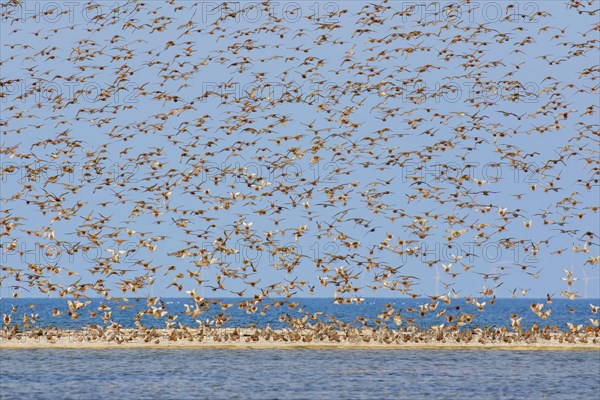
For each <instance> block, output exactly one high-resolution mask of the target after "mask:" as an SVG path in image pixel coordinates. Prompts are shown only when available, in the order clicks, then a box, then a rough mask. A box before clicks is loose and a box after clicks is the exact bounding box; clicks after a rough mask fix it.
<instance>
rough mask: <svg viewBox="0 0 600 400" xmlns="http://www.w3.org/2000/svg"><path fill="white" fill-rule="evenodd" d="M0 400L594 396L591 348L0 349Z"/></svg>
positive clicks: (599, 377)
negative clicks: (542, 349)
mask: <svg viewBox="0 0 600 400" xmlns="http://www.w3.org/2000/svg"><path fill="white" fill-rule="evenodd" d="M0 353H1V357H0V398H2V399H99V398H106V399H150V398H166V399H235V398H238V399H252V398H256V399H283V398H285V399H333V398H344V399H424V398H438V399H450V398H452V399H454V398H456V399H464V398H467V397H470V398H476V399H513V398H519V399H523V398H525V399H593V398H597V395H598V393H599V392H600V352H598V351H497V350H475V351H472V350H458V351H457V350H454V351H444V350H316V349H261V350H252V349H235V350H234V349H185V350H184V349H144V350H140V349H137V350H132V349H112V350H108V349H102V350H90V349H85V350H84V349H81V350H80V349H39V350H6V349H5V350H0Z"/></svg>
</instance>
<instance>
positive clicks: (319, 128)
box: [0, 0, 600, 340]
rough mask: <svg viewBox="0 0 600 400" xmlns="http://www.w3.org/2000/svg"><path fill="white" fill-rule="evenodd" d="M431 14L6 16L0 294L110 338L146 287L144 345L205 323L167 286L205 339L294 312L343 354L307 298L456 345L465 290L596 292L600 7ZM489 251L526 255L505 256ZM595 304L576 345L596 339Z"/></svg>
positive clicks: (259, 11) (26, 11)
mask: <svg viewBox="0 0 600 400" xmlns="http://www.w3.org/2000/svg"><path fill="white" fill-rule="evenodd" d="M36 4H37V3H36ZM52 4H54V3H52ZM57 4H58V3H57ZM432 4H433V6H432V5H431V4H430V5H429V6H428V7H430V8H428V9H427V10H425V9H424V7H425V6H424V5H418V4H413V3H410V5H409V4H408V3H403V2H394V1H381V2H364V3H360V4H358V3H356V4H355V3H345V2H337V3H333V2H330V3H327V2H323V3H321V2H318V3H315V4H312V3H311V4H310V5H309V4H305V3H290V4H288V7H287V8H285V12H282V10H281V9H275V8H274V7H273V4H271V3H269V2H262V3H251V4H250V3H249V4H246V5H244V3H214V4H213V3H210V4H209V3H202V2H198V3H192V2H176V1H165V2H154V1H135V0H132V1H127V2H122V3H119V4H113V3H110V7H111V8H110V9H107V8H106V7H108V6H109V3H106V2H104V3H103V2H99V3H96V2H93V1H91V2H88V3H81V4H79V5H77V6H75V8H74V9H71V8H67V7H62V8H61V7H60V5H58V6H56V5H54V6H44V7H41V8H40V7H38V8H35V7H33V5H31V3H30V4H29V6H28V2H27V1H19V0H9V1H8V2H6V3H5V4H3V7H2V16H1V17H2V37H3V39H2V57H1V58H2V59H1V61H0V63H1V64H0V66H1V67H2V71H3V77H2V81H1V82H0V84H1V85H2V94H1V107H2V118H1V120H0V125H1V126H2V148H1V155H2V210H1V215H0V223H1V226H2V230H1V233H0V238H1V239H2V252H3V259H2V266H1V275H0V285H1V286H0V289H1V290H2V294H3V297H5V298H3V299H2V301H3V302H9V301H10V298H17V297H23V296H24V297H30V296H36V295H42V296H50V297H58V298H64V299H65V304H66V307H65V309H58V308H57V309H55V310H54V315H55V316H60V315H63V314H68V316H69V317H70V318H72V319H77V318H79V317H80V315H81V314H82V313H86V314H87V313H89V315H90V316H91V317H92V318H95V319H96V320H98V321H102V322H104V323H106V324H109V325H110V324H113V325H114V321H113V318H112V311H113V310H112V308H115V307H114V302H117V303H119V301H127V298H131V297H145V298H146V302H147V308H145V309H144V310H142V311H140V312H139V313H138V314H137V315H136V317H135V318H136V324H137V325H138V326H139V327H140V329H141V330H142V332H144V329H145V328H144V327H143V323H142V319H143V318H147V317H151V318H158V319H164V320H165V324H166V327H167V328H179V329H185V330H187V329H188V328H187V327H185V326H184V325H183V324H181V323H180V322H179V321H178V320H177V319H178V316H177V315H173V314H171V313H169V312H167V311H166V308H165V304H164V302H163V300H162V299H161V297H162V295H157V294H154V293H155V292H156V291H159V292H160V293H169V294H170V295H174V296H187V298H188V300H189V301H190V303H189V304H188V305H186V310H185V311H184V313H185V314H187V315H189V316H191V317H192V318H194V319H195V320H197V321H198V323H199V324H200V326H202V327H204V328H206V329H209V328H210V327H220V326H224V324H226V323H227V321H228V320H229V319H230V318H231V317H230V315H229V314H228V309H229V308H231V307H236V308H238V309H240V310H245V311H246V312H247V313H248V314H254V313H262V314H264V313H266V312H267V310H268V309H280V310H281V312H280V313H281V315H280V320H281V321H284V322H287V323H289V325H290V326H291V327H294V328H298V329H306V328H307V327H308V326H313V327H318V329H317V328H315V329H316V330H315V332H321V333H320V334H319V335H321V336H322V335H326V336H331V335H333V337H334V339H332V340H335V338H336V336H335V335H337V333H335V332H337V331H333V330H329V328H328V326H331V325H333V324H335V323H337V324H341V323H340V322H339V321H337V322H336V321H335V320H334V319H333V318H331V319H330V320H326V321H327V322H328V323H329V324H326V323H323V319H322V318H323V317H324V316H323V315H320V314H319V313H317V314H309V313H306V312H304V313H303V306H302V303H301V301H298V299H297V298H298V297H299V296H300V297H301V296H310V295H319V294H321V295H323V294H325V295H327V296H331V298H332V299H333V301H334V302H335V303H337V304H350V303H360V302H361V301H362V300H363V298H364V297H366V296H368V294H369V293H374V292H377V293H378V294H382V293H383V294H384V295H387V296H392V297H394V296H401V297H410V298H415V299H422V300H423V301H422V304H421V305H420V306H419V307H418V308H410V307H409V308H408V309H406V310H402V311H400V310H397V309H394V307H393V306H392V305H391V304H388V305H387V306H386V308H385V310H383V311H382V312H381V313H380V314H379V315H378V317H377V318H376V319H375V321H369V320H368V319H366V318H362V317H360V316H359V317H358V321H359V322H360V323H362V326H364V327H367V326H370V324H373V323H375V324H376V325H377V326H380V327H382V326H386V324H387V323H388V322H389V321H394V322H395V324H396V326H400V325H402V324H403V323H404V324H406V323H408V326H410V324H411V322H414V321H415V319H418V318H419V317H424V316H426V315H432V314H433V315H435V316H436V317H437V318H438V319H439V321H440V323H441V324H446V327H445V328H444V329H447V330H448V332H458V333H455V334H456V335H469V334H470V335H472V332H471V333H464V332H463V333H461V332H459V331H457V330H456V328H457V327H460V326H466V325H469V324H470V323H471V322H472V321H473V319H474V318H475V313H473V312H471V311H469V310H468V309H466V308H465V307H464V299H465V298H466V301H467V303H469V305H471V306H474V307H475V308H476V309H478V310H479V311H483V310H484V309H485V308H486V307H488V306H490V305H491V304H493V303H494V302H495V300H496V297H497V296H499V297H504V296H507V295H509V296H512V297H521V296H525V295H527V293H528V291H529V290H531V287H532V286H535V285H538V286H539V285H540V283H539V282H540V281H541V280H542V278H541V276H544V274H549V275H550V276H553V277H554V276H557V274H561V275H560V278H561V284H562V285H563V287H562V289H561V290H560V291H557V292H556V293H548V294H547V296H546V297H547V301H546V302H543V303H533V304H531V312H532V313H534V314H535V315H536V316H537V317H538V318H539V320H540V321H543V320H545V319H547V318H548V317H549V316H550V313H551V307H552V306H551V304H552V299H553V298H555V297H560V298H567V299H575V298H578V297H581V293H579V290H578V289H576V287H577V285H578V284H580V283H581V274H579V273H578V272H577V271H578V269H579V270H580V271H585V272H586V273H587V274H589V275H592V276H593V275H594V274H596V275H597V274H598V264H599V263H600V256H599V255H598V234H597V226H598V225H597V223H598V209H599V205H598V202H597V199H598V174H599V171H600V168H599V160H598V143H599V140H598V127H599V125H598V123H597V122H598V108H599V107H598V91H599V83H598V74H599V72H600V68H599V67H598V64H597V55H598V43H599V40H598V35H599V32H600V23H598V14H599V13H600V11H599V10H598V9H597V7H596V6H597V3H595V2H593V1H589V2H588V1H578V0H570V1H567V2H565V3H564V4H563V3H559V2H557V3H556V4H550V3H542V2H538V3H535V4H536V7H534V9H525V8H523V7H522V4H521V3H514V4H513V3H510V2H502V3H498V4H500V5H501V8H502V9H501V12H500V13H499V15H500V16H499V17H498V18H496V19H494V20H493V21H490V20H486V19H485V18H483V17H482V16H481V15H479V14H477V13H478V12H480V7H481V5H479V6H478V7H479V8H477V7H472V6H473V4H472V3H471V2H469V1H461V2H458V3H452V4H446V3H441V6H439V5H438V6H439V7H438V8H436V7H435V5H436V4H437V3H432ZM38 6H39V4H38ZM209 6H210V7H209ZM292 6H293V7H292ZM27 7H29V8H27ZM431 7H433V8H431ZM540 7H545V8H548V9H549V10H550V11H546V10H543V9H541V8H540ZM32 10H35V12H34V11H32ZM424 10H425V11H424ZM431 10H433V11H431ZM561 13H562V14H563V17H564V18H563V21H565V22H566V24H568V25H569V26H562V25H559V26H557V25H556V20H557V17H559V15H558V14H561ZM256 15H258V16H260V18H254V17H252V18H251V16H256ZM84 16H87V17H85V18H84ZM471 17H472V18H471ZM571 18H572V19H571ZM575 21H577V22H575ZM484 167H485V169H484ZM490 171H495V172H493V173H491V172H490ZM431 243H439V244H441V246H442V248H444V249H446V250H447V251H446V252H445V253H443V254H442V253H435V252H433V253H431V251H432V250H431V249H432V247H431V246H430V244H431ZM490 243H493V244H495V245H496V246H497V248H498V249H499V250H500V251H502V252H503V254H511V255H512V254H519V258H517V259H514V258H513V259H511V260H505V259H501V260H495V261H494V262H490V261H489V260H485V259H484V258H485V257H484V255H483V253H482V249H484V248H486V246H488V245H489V244H490ZM565 243H568V245H566V244H565ZM541 259H543V260H545V262H544V264H543V265H541V263H539V262H537V260H541ZM553 260H555V261H554V262H553ZM565 260H566V261H565ZM496 261H497V262H496ZM546 261H550V264H547V263H546ZM573 265H575V266H577V268H576V269H573V268H572V266H573ZM434 272H435V273H437V281H435V282H436V284H438V285H439V284H441V285H442V286H441V290H439V289H438V288H436V290H435V292H434V291H433V287H432V286H431V283H432V282H433V281H432V279H431V276H432V275H433V273H434ZM563 272H564V273H563ZM586 276H587V275H586ZM578 279H579V282H577V281H578ZM476 280H477V281H478V282H480V286H479V287H478V288H477V289H476V291H475V292H474V291H473V286H474V285H473V282H475V281H476ZM542 284H543V283H542ZM157 288H161V289H160V290H159V289H157ZM161 290H163V291H162V292H161ZM468 290H471V292H470V293H469V292H468ZM549 291H552V290H549ZM365 293H366V294H365ZM92 297H101V298H103V299H105V300H106V303H103V304H102V305H101V306H100V307H99V308H98V309H90V308H89V303H90V302H89V300H88V299H89V298H92ZM109 300H110V301H111V302H112V303H111V302H109ZM459 300H460V301H459ZM546 303H547V304H546ZM123 304H126V303H123ZM438 305H439V307H438ZM123 307H125V306H123ZM590 307H591V310H590V315H589V316H590V318H589V321H590V324H589V326H588V327H583V326H582V325H578V326H573V325H570V326H569V330H570V331H571V332H572V333H577V332H579V331H580V330H583V329H587V330H592V331H595V332H598V319H597V316H596V314H597V309H598V307H597V306H594V305H590ZM209 309H217V310H219V312H218V313H216V314H215V315H214V317H213V318H212V320H211V321H210V323H208V322H206V323H205V322H204V320H203V319H202V314H205V313H206V312H207V311H208V310H209ZM292 311H294V312H299V313H300V316H299V317H292ZM3 318H4V321H3V322H4V325H3V327H4V328H3V334H4V335H7V334H9V335H10V334H16V333H17V332H18V331H19V330H21V329H24V328H28V327H32V326H34V325H35V322H36V314H35V310H31V311H30V312H28V311H27V310H25V312H24V311H23V310H22V309H19V307H16V306H11V307H9V308H8V311H6V313H5V314H4V315H3ZM520 318H522V316H520V315H516V314H514V315H511V316H510V325H511V326H512V328H514V329H515V330H516V329H518V327H519V322H520ZM507 321H508V316H507ZM311 324H312V325H311ZM507 325H508V324H507ZM115 326H116V325H115ZM344 326H346V325H344ZM562 328H564V327H561V329H562ZM97 329H99V330H101V329H102V328H100V326H98V327H97ZM432 329H434V328H432ZM435 329H437V328H435ZM435 329H434V330H433V331H431V332H433V333H434V334H435V335H437V334H439V332H440V331H439V330H435ZM536 329H538V328H537V325H536ZM548 329H549V328H548ZM235 332H237V331H235ZM235 332H234V333H230V334H228V335H229V336H232V337H234V336H235V335H236V333H235ZM257 332H258V331H257ZM540 332H543V333H540V334H548V332H549V330H545V331H543V330H542V329H541V328H540ZM480 333H481V332H480ZM174 334H175V333H174ZM179 334H180V335H181V332H180V333H179ZM278 334H279V333H273V332H272V331H270V330H268V329H267V330H266V331H263V332H262V333H261V335H263V336H264V335H267V336H269V337H270V336H272V335H278ZM485 334H486V335H495V334H494V333H493V332H487V333H485ZM148 335H150V334H148ZM256 335H258V333H256V334H253V335H252V336H251V337H252V338H253V337H254V336H256ZM289 335H292V336H294V335H296V336H297V338H296V340H300V339H302V340H305V339H306V336H302V335H300V336H298V334H295V333H289ZM386 335H387V336H386ZM389 335H390V334H389V332H388V333H385V334H384V336H383V337H385V338H388V339H389V340H393V339H390V336H389ZM292 336H290V340H293V339H291V337H292ZM146 337H147V338H149V339H148V340H150V339H151V338H152V336H151V335H150V336H146ZM294 337H295V336H294ZM311 337H312V336H311ZM338 339H339V337H338ZM311 340H312V339H311ZM365 340H366V339H365ZM386 340H387V339H386Z"/></svg>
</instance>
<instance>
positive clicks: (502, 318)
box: [0, 298, 600, 329]
mask: <svg viewBox="0 0 600 400" xmlns="http://www.w3.org/2000/svg"><path fill="white" fill-rule="evenodd" d="M79 300H80V301H86V300H85V299H79ZM221 300H222V301H224V302H239V301H240V298H235V299H234V298H230V299H227V298H224V299H221ZM89 301H91V304H89V305H87V306H86V307H85V308H82V309H81V310H79V313H78V314H79V317H78V318H77V319H76V320H74V319H71V317H69V315H68V314H67V313H66V312H65V311H66V310H67V305H66V304H67V303H66V300H65V299H21V298H17V299H11V298H3V299H1V300H0V313H3V314H8V313H9V312H10V311H11V309H12V307H13V306H16V307H17V313H16V314H15V315H13V317H12V318H13V322H15V321H19V320H21V321H22V318H23V314H27V315H30V314H37V318H36V325H37V326H41V327H46V326H51V327H56V328H61V329H67V328H68V329H74V328H83V327H85V326H86V325H89V324H98V325H102V324H103V322H102V319H101V318H100V317H99V316H98V315H100V314H101V312H99V311H98V307H99V306H100V305H101V304H105V305H107V306H108V307H110V309H111V311H112V316H111V321H114V322H117V323H119V324H121V325H122V326H123V327H125V328H133V327H134V318H135V315H136V314H137V312H138V311H139V310H142V309H146V308H147V305H146V299H145V298H132V299H128V301H127V302H122V301H120V302H118V303H116V302H114V301H106V300H104V299H90V300H89ZM162 301H163V302H164V304H165V307H166V310H167V311H168V312H169V314H172V315H177V316H178V319H177V321H178V322H181V323H183V324H184V325H186V326H188V327H198V323H197V322H196V321H195V320H194V319H193V318H192V317H191V316H189V315H186V314H185V313H184V311H185V309H186V308H185V305H186V304H188V305H190V306H193V304H194V303H193V301H192V300H191V299H189V298H186V299H183V298H163V299H162ZM291 301H292V302H299V303H300V305H299V306H298V307H296V308H295V309H294V310H291V309H290V308H289V307H288V306H287V305H283V306H281V307H279V308H276V307H271V308H270V309H269V310H267V312H266V313H265V315H260V313H259V312H256V313H254V314H247V313H246V311H245V310H240V309H239V308H237V307H235V306H234V307H231V308H229V309H228V310H226V311H225V313H226V314H227V315H230V316H231V319H230V320H229V321H228V322H227V323H226V324H225V325H223V327H249V326H250V324H252V323H254V324H257V325H258V326H259V327H265V326H267V325H269V326H271V327H272V328H284V327H287V326H288V325H287V324H285V323H282V322H280V321H279V315H280V314H289V315H291V316H295V317H298V316H302V314H300V313H298V309H299V308H301V309H302V310H303V312H308V313H311V314H312V313H315V312H319V311H320V312H323V313H324V314H325V315H332V316H334V317H335V318H336V319H338V320H341V321H344V322H348V323H349V322H352V321H355V322H357V316H361V317H365V318H369V320H370V324H371V325H374V322H373V321H374V319H375V318H377V315H378V314H379V313H380V312H381V311H383V309H384V308H385V305H386V304H388V303H391V304H392V307H393V308H394V309H395V310H396V311H398V312H400V314H401V315H402V317H403V318H415V324H417V325H418V326H420V327H423V328H427V327H429V326H431V325H434V324H442V323H445V324H448V322H447V321H446V319H445V318H443V317H440V318H436V314H437V313H438V312H440V311H441V310H443V309H444V308H453V307H456V306H460V309H459V310H455V309H451V310H448V313H447V314H457V313H460V312H468V313H473V314H475V318H474V319H473V322H472V323H470V324H469V325H467V326H466V327H471V328H473V327H475V326H478V327H484V326H495V327H501V326H510V318H509V317H510V315H511V314H518V315H519V316H520V317H523V319H522V321H521V325H522V326H523V327H524V328H527V327H530V326H531V325H532V324H533V323H534V322H537V323H538V324H539V325H540V326H545V325H556V326H558V327H559V328H561V329H567V325H566V324H567V322H571V323H573V324H584V325H587V324H589V323H590V321H589V318H591V317H593V318H595V319H597V318H599V317H600V314H596V315H594V314H592V312H591V308H590V303H591V304H594V305H600V301H599V300H598V299H575V300H568V299H553V300H552V304H547V303H546V299H496V301H495V303H494V304H493V305H491V304H489V300H488V304H486V306H485V308H484V310H483V311H481V312H480V311H479V310H478V309H477V308H476V307H475V306H473V305H472V304H467V302H466V301H465V299H455V300H452V303H451V304H450V305H446V304H444V303H443V302H441V301H440V302H439V305H438V307H437V309H436V310H435V311H434V312H431V313H429V314H427V315H426V316H425V317H421V316H420V315H419V314H418V313H414V312H412V313H411V312H409V311H408V309H410V308H413V309H418V308H419V305H420V304H426V303H427V302H428V301H429V299H425V298H421V299H398V298H394V299H392V298H388V299H386V298H370V299H365V300H364V301H363V302H362V303H360V304H340V305H338V304H334V303H333V301H332V299H330V298H329V299H318V298H299V299H291ZM532 303H543V304H544V308H543V309H542V311H546V310H547V309H548V308H551V309H552V312H551V313H550V316H549V318H548V319H547V320H541V319H540V318H539V317H538V316H537V315H535V314H534V313H533V312H532V311H531V310H530V305H531V304H532ZM267 304H269V303H268V302H267ZM55 308H56V309H59V310H61V311H62V314H61V315H59V316H57V317H55V316H53V315H52V313H53V310H54V309H55ZM192 308H193V307H192ZM260 309H261V307H260V306H259V310H260ZM89 311H95V312H97V314H98V315H96V317H95V318H92V317H91V314H90V312H89ZM219 312H221V309H220V308H218V307H217V306H211V309H210V310H209V311H208V312H206V313H204V314H200V315H199V316H198V317H197V318H196V320H200V321H206V319H210V318H211V317H212V316H213V315H215V314H217V313H219ZM321 319H322V320H325V319H324V317H322V316H321ZM165 320H166V318H162V319H155V318H153V317H151V316H145V317H144V318H143V319H142V322H143V323H144V325H146V326H149V327H156V328H164V327H165ZM387 323H388V325H389V326H390V327H393V326H395V325H394V322H393V320H391V319H390V320H389V321H387ZM404 325H405V323H404Z"/></svg>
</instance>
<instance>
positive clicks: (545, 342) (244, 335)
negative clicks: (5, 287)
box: [0, 329, 600, 351]
mask: <svg viewBox="0 0 600 400" xmlns="http://www.w3.org/2000/svg"><path fill="white" fill-rule="evenodd" d="M232 332H234V331H233V330H232V329H219V330H213V331H212V332H210V333H208V334H198V333H197V332H191V331H185V332H183V331H179V332H177V331H175V334H174V333H173V331H167V330H156V331H153V332H152V335H140V334H139V333H138V332H136V331H134V330H122V331H121V332H119V333H118V334H115V333H114V332H111V333H109V334H108V335H96V334H94V333H90V331H87V330H72V331H57V332H54V333H53V334H52V335H48V336H37V337H35V336H36V335H34V334H32V333H31V332H27V333H19V334H18V335H15V336H13V337H11V338H10V339H9V338H7V337H5V336H4V335H1V336H0V350H2V349H45V348H53V349H77V348H80V349H83V348H86V349H103V348H106V349H114V348H122V349H131V348H253V349H284V348H289V349H294V348H316V349H440V350H459V349H491V350H596V351H598V350H600V338H598V337H595V335H594V337H589V336H588V335H578V336H571V337H568V338H566V340H565V338H564V337H560V335H559V334H553V335H551V336H550V337H549V338H532V337H519V336H517V335H514V334H513V335H510V336H509V339H507V338H506V337H505V338H504V339H503V340H498V339H491V338H483V337H481V336H478V335H473V336H472V337H470V338H469V339H468V340H456V339H442V340H437V339H434V338H431V337H420V336H418V335H414V336H412V337H408V336H402V335H397V336H395V337H393V338H394V340H391V338H390V337H377V338H370V339H368V338H363V337H361V336H356V337H349V338H346V337H345V335H343V334H341V335H340V336H339V337H337V338H335V340H330V339H328V338H319V339H316V338H313V337H311V336H306V335H304V336H303V335H300V336H296V337H292V339H290V338H289V337H288V336H285V333H286V332H283V331H273V332H274V334H276V335H277V334H279V335H281V336H280V337H278V338H276V339H274V338H268V339H266V338H264V337H262V336H260V335H257V334H256V331H254V330H251V329H247V330H241V329H240V330H236V332H235V336H232ZM367 340H368V341H367ZM509 340H510V341H509Z"/></svg>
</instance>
